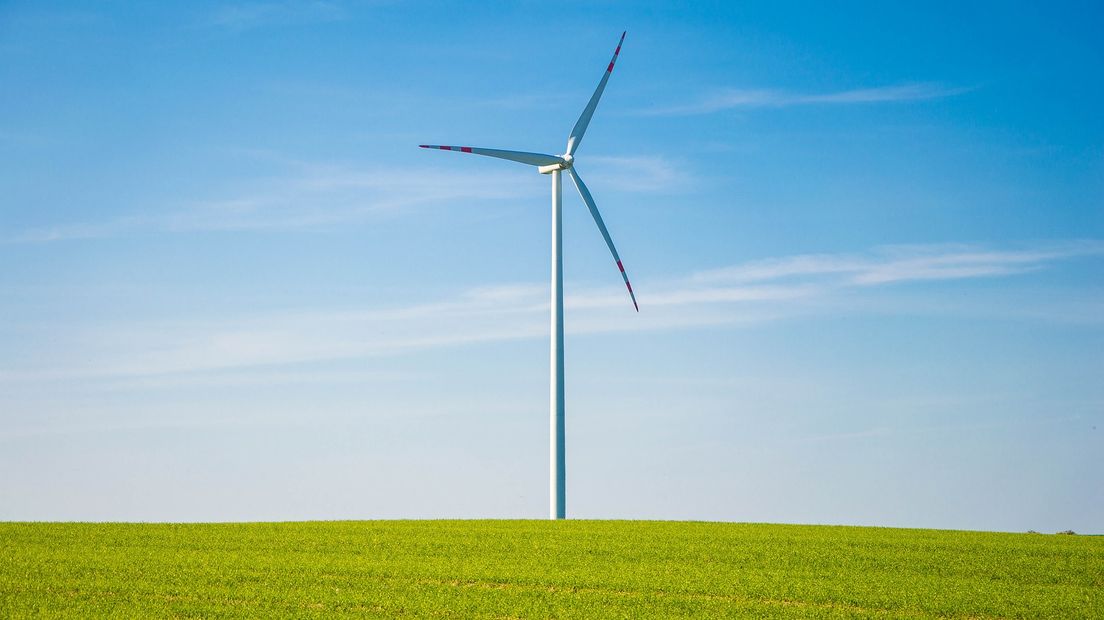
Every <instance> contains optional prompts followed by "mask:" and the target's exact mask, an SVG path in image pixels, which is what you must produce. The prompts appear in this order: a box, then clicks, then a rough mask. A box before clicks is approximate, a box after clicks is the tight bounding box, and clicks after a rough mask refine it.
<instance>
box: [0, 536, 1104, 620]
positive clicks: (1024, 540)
mask: <svg viewBox="0 0 1104 620" xmlns="http://www.w3.org/2000/svg"><path fill="white" fill-rule="evenodd" d="M26 616H69V617H79V618H84V617H101V616H118V617H237V616H250V617H273V616H275V617H297V618H301V617H312V616H316V617H334V616H356V617H381V618H394V617H447V618H547V617H560V618H649V617H656V618H669V617H691V616H693V617H702V618H722V617H756V618H836V617H879V618H881V617H884V618H1104V538H1102V537H1092V536H1057V535H1041V534H996V533H980V532H953V531H935V530H903V529H881V528H858V527H823V526H790V525H757V524H729V523H677V522H628V521H566V522H558V523H557V522H547V521H360V522H310V523H252V524H196V525H181V524H71V523H0V617H5V618H7V617H26Z"/></svg>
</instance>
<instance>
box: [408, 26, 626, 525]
mask: <svg viewBox="0 0 1104 620" xmlns="http://www.w3.org/2000/svg"><path fill="white" fill-rule="evenodd" d="M624 42H625V33H624V32H622V33H621V40H620V41H618V42H617V49H615V50H614V51H613V58H612V59H611V60H610V63H609V66H608V67H606V72H605V73H604V74H603V75H602V80H601V81H600V82H598V88H596V89H594V95H592V96H591V98H590V102H589V103H587V106H586V108H584V109H583V113H582V114H581V115H580V116H579V120H578V121H576V122H575V126H574V127H573V128H572V129H571V134H570V135H569V136H568V137H567V150H566V151H565V152H564V154H563V155H546V154H544V153H528V152H525V151H504V150H500V149H483V148H476V147H471V146H440V145H431V144H422V145H419V146H421V147H422V148H423V149H440V150H442V151H459V152H461V153H472V154H473V155H486V156H487V157H497V158H499V159H508V160H510V161H516V162H519V163H522V164H528V165H530V166H536V167H537V171H538V172H540V173H541V174H550V175H552V346H551V350H552V360H551V361H552V368H551V375H552V376H551V407H550V422H551V467H550V472H549V473H550V477H551V480H550V506H549V518H551V519H563V518H564V517H565V516H566V513H567V507H566V499H567V497H566V489H565V480H566V474H565V457H564V335H563V237H562V235H561V228H560V223H561V217H560V204H561V198H562V196H561V191H560V173H561V172H565V171H566V172H567V174H568V176H570V177H571V181H572V182H573V183H574V184H575V188H576V189H578V190H579V195H580V196H582V198H583V202H584V203H586V206H587V208H588V209H590V214H591V215H592V216H594V223H595V224H597V225H598V230H599V231H601V232H602V237H603V238H604V239H605V240H606V245H607V246H609V249H610V253H611V254H613V260H614V261H616V262H617V269H618V270H619V271H620V272H621V278H622V279H623V280H625V287H626V288H628V289H629V297H630V298H631V299H632V303H633V307H634V308H636V311H637V312H639V311H640V307H639V306H638V305H637V304H636V295H634V294H633V290H632V285H631V284H629V276H628V275H627V274H626V273H625V267H624V265H622V264H621V258H620V257H619V256H618V255H617V248H615V247H614V246H613V240H612V239H610V235H609V231H608V230H606V224H605V223H604V222H603V221H602V216H601V215H600V214H599V213H598V207H597V206H596V205H595V204H594V197H592V196H591V195H590V190H588V189H587V186H586V185H585V184H584V183H583V180H582V179H581V178H579V174H578V173H577V172H575V167H574V164H575V151H576V150H577V149H578V148H579V143H580V142H582V141H583V134H584V133H586V130H587V125H589V124H590V118H591V117H592V116H594V109H595V108H597V107H598V100H599V99H601V98H602V91H604V90H605V89H606V82H608V81H609V77H610V74H611V73H613V64H614V63H615V62H617V55H618V54H620V53H621V44H622V43H624Z"/></svg>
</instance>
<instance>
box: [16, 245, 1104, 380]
mask: <svg viewBox="0 0 1104 620" xmlns="http://www.w3.org/2000/svg"><path fill="white" fill-rule="evenodd" d="M1100 256H1104V241H1100V240H1078V241H1067V242H1055V243H1046V244H1035V245H1030V246H1023V247H1019V248H1011V249H1009V248H990V247H985V246H978V245H914V246H895V247H885V248H874V249H872V250H870V251H868V252H866V253H864V254H805V255H795V256H786V257H779V258H773V259H767V260H758V261H750V262H745V263H740V264H737V265H733V266H729V267H725V268H721V269H714V270H709V271H703V272H698V273H693V274H688V275H684V276H681V277H676V278H672V279H669V280H666V281H654V282H647V281H646V280H644V281H642V284H641V285H639V286H638V289H639V290H638V293H639V299H640V303H641V311H640V313H639V314H635V313H633V312H632V311H631V305H630V303H629V301H628V299H627V297H626V295H625V294H624V292H623V291H620V290H619V287H618V286H616V285H615V284H614V283H608V285H603V286H599V287H589V288H585V289H582V290H577V291H576V292H575V293H574V294H570V295H569V296H568V297H567V299H566V300H565V303H566V306H567V307H568V309H569V311H570V312H571V314H572V331H573V333H575V334H579V335H581V334H599V333H617V332H626V331H636V332H639V331H657V330H670V329H692V328H701V327H708V326H728V327H741V326H743V327H753V326H755V325H760V324H764V323H767V322H774V321H778V320H782V319H791V320H800V319H801V318H802V317H810V316H816V315H818V314H820V313H831V314H832V315H833V316H838V315H839V314H840V313H844V314H852V315H864V314H869V313H871V312H897V313H901V312H904V313H908V314H910V315H916V314H924V313H926V312H933V313H946V312H954V311H955V304H962V305H961V308H960V310H961V311H962V312H963V313H964V314H967V315H969V316H973V317H985V318H999V317H1004V316H1009V317H1012V318H1017V319H1032V320H1042V321H1071V320H1073V321H1083V320H1094V321H1096V322H1099V321H1100V320H1101V319H1100V317H1101V316H1104V314H1101V313H1100V308H1101V305H1102V302H1101V300H1099V299H1095V298H1089V299H1085V298H1084V296H1083V295H1080V296H1079V295H1072V296H1071V297H1070V298H1069V299H1060V298H1053V296H1052V297H1051V298H1048V299H1038V300H1035V301H1034V302H1031V303H1034V304H1035V307H1022V306H1017V307H1009V306H1008V304H994V303H986V302H985V301H984V300H974V299H963V298H961V297H960V296H955V297H954V301H951V300H949V298H947V297H946V296H945V295H942V293H941V292H940V289H939V288H938V287H935V288H932V287H930V286H929V287H924V288H922V289H913V290H911V291H910V293H909V295H908V297H907V298H906V299H903V300H898V302H900V303H894V297H893V291H896V290H899V289H900V287H901V286H902V285H904V284H906V283H909V282H927V283H929V284H931V283H939V282H950V281H961V280H966V279H973V280H977V279H983V278H997V277H1006V278H1007V277H1013V276H1015V275H1017V274H1024V273H1028V272H1036V271H1042V270H1046V269H1053V268H1056V267H1057V266H1058V265H1059V263H1062V262H1071V261H1075V260H1086V259H1088V260H1092V259H1097V258H1099V257H1100ZM875 289H878V290H882V291H883V293H882V294H880V295H879V296H877V298H876V299H877V303H874V301H875V297H870V296H868V295H864V293H865V292H873V291H874V290H875ZM887 296H888V297H887ZM1090 297H1091V296H1090ZM887 302H888V303H889V305H886V304H887ZM547 313H548V297H547V285H545V284H537V283H524V284H513V285H505V286H484V287H477V288H473V289H470V290H468V291H466V292H463V293H461V294H460V295H458V296H457V297H455V298H452V299H446V300H438V301H433V302H428V303H416V304H408V305H396V306H393V307H387V308H380V307H377V308H367V309H336V310H335V309H313V310H309V309H308V310H304V311H299V312H293V313H288V312H273V313H267V314H266V313H259V314H257V315H250V316H241V317H214V318H208V319H205V320H200V319H196V320H187V321H183V322H174V323H172V324H167V323H164V322H160V321H149V322H141V321H139V322H128V323H126V324H120V325H115V326H111V325H96V326H94V328H89V329H88V330H87V331H86V332H84V333H83V335H81V334H76V335H73V336H71V337H69V338H60V337H59V342H56V343H55V344H58V345H59V348H58V349H57V350H53V351H42V352H40V353H41V354H40V355H36V356H35V358H36V359H39V360H45V361H46V362H47V363H46V364H45V365H43V366H41V367H38V368H35V367H30V366H27V365H26V364H24V363H23V362H21V361H20V360H17V359H15V358H9V359H7V360H5V359H3V358H2V357H0V384H7V385H9V386H12V385H18V384H27V383H28V382H30V383H36V382H39V381H46V382H49V381H61V380H84V381H88V382H90V383H92V384H105V383H106V384H119V383H120V382H122V384H128V385H129V384H131V383H133V382H140V383H143V384H148V383H149V382H150V381H153V382H156V383H159V384H173V383H174V382H175V381H177V380H178V379H179V380H180V381H185V382H188V383H195V382H197V381H198V382H202V381H204V380H205V379H204V377H208V378H209V379H210V380H212V381H216V382H220V383H225V382H228V381H229V382H232V381H233V375H234V374H235V373H242V372H248V373H249V374H248V375H247V377H248V381H249V382H251V383H256V382H258V381H260V380H261V379H259V378H258V376H257V372H259V371H260V370H263V369H268V370H271V371H273V372H276V374H275V375H274V376H284V375H283V374H280V373H282V372H283V370H281V367H287V365H294V364H299V365H302V364H311V363H326V362H332V361H341V360H355V359H364V358H370V357H380V356H392V355H398V354H403V353H407V352H412V351H419V350H430V349H440V348H447V347H463V346H470V345H473V344H478V343H487V342H500V341H509V340H527V339H539V338H545V337H547V333H548V332H547V329H548V318H547V316H548V315H547ZM1086 317H1089V318H1088V319H1087V318H1086ZM1091 317H1096V318H1095V319H1093V318H1091ZM60 340H65V341H64V342H60ZM227 373H230V376H229V377H228V375H227ZM261 374H263V372H262V373H261Z"/></svg>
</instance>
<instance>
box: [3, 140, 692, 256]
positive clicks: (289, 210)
mask: <svg viewBox="0 0 1104 620" xmlns="http://www.w3.org/2000/svg"><path fill="white" fill-rule="evenodd" d="M465 157H466V156H465ZM465 161H466V160H457V161H456V162H454V163H456V164H461V165H458V166H454V167H451V168H446V167H427V166H411V167H395V166H392V167H382V166H378V165H372V164H363V165H350V164H316V163H302V162H295V163H293V164H292V165H291V170H288V171H286V172H284V173H283V174H272V175H271V176H268V177H265V178H260V179H255V180H253V181H249V182H246V183H244V185H243V187H242V188H241V189H240V190H238V191H236V192H234V193H232V194H229V195H227V196H223V197H217V198H213V199H206V200H193V201H190V202H187V203H185V204H183V205H180V206H175V207H167V208H162V209H160V210H158V209H152V208H144V209H142V210H141V214H127V215H121V216H118V217H115V218H112V219H108V220H104V221H100V222H68V223H62V224H57V225H54V226H48V227H39V228H32V229H28V230H24V231H21V232H17V233H15V234H13V235H11V236H9V237H7V238H4V239H0V243H8V244H12V243H46V242H59V241H70V240H78V239H94V238H107V237H119V236H125V235H133V234H143V233H149V232H159V233H188V232H199V231H269V230H280V231H287V230H326V229H329V228H332V227H335V226H339V225H344V224H355V223H358V222H363V221H367V220H369V219H371V218H379V217H393V216H396V215H409V214H412V213H414V212H416V211H417V210H419V209H422V208H427V207H430V206H433V205H450V204H454V203H456V202H458V201H471V200H479V201H503V200H526V201H529V200H533V201H536V200H540V199H541V197H542V196H544V192H545V191H546V188H545V187H544V185H543V184H542V183H540V182H537V180H536V179H534V178H533V177H532V176H529V171H528V170H526V169H525V168H524V167H522V166H516V165H515V166H502V167H495V166H492V167H490V168H489V169H488V170H485V171H484V170H481V171H480V173H479V174H478V175H472V174H470V173H468V172H467V171H466V165H468V164H470V162H468V164H465V163H464V162H465ZM588 161H592V163H593V165H592V166H589V167H587V170H588V171H589V172H586V173H585V175H586V176H585V178H586V179H587V183H588V185H590V186H591V187H592V189H594V190H595V191H599V188H609V189H616V190H618V191H633V192H655V191H662V190H665V189H671V188H674V187H680V186H684V185H685V184H686V183H687V182H688V179H689V176H688V174H687V173H686V172H685V170H684V169H683V168H682V167H681V166H679V165H677V164H675V163H673V162H671V161H669V160H667V159H665V158H664V157H662V156H652V155H641V156H633V157H616V156H607V157H597V156H596V157H592V158H590V160H588ZM642 166H646V167H647V169H648V170H649V171H651V174H650V175H648V178H647V180H646V181H643V182H642V181H641V178H640V175H639V173H638V172H637V170H639V168H640V167H642ZM533 176H535V175H533Z"/></svg>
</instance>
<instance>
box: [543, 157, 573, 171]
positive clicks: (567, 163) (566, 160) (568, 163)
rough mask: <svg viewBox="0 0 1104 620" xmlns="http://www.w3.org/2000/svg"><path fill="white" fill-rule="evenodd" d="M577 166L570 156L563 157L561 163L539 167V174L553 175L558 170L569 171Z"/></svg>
mask: <svg viewBox="0 0 1104 620" xmlns="http://www.w3.org/2000/svg"><path fill="white" fill-rule="evenodd" d="M573 165H575V158H574V157H572V156H570V155H561V156H560V163H557V164H549V165H547V166H537V172H539V173H541V174H552V173H553V172H555V171H557V170H569V169H570V168H571V167H572V166H573Z"/></svg>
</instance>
